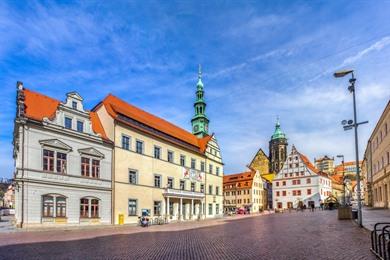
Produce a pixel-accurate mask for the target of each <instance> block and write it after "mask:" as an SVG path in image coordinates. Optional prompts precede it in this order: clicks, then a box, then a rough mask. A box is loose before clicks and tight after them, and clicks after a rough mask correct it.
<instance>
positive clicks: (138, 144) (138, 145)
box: [135, 140, 144, 154]
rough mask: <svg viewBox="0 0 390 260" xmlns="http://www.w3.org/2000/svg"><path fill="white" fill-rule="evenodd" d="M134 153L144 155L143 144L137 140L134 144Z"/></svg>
mask: <svg viewBox="0 0 390 260" xmlns="http://www.w3.org/2000/svg"><path fill="white" fill-rule="evenodd" d="M135 152H136V153H140V154H143V153H144V142H142V141H140V140H137V141H136V142H135Z"/></svg>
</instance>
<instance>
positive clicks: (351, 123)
mask: <svg viewBox="0 0 390 260" xmlns="http://www.w3.org/2000/svg"><path fill="white" fill-rule="evenodd" d="M348 74H351V76H352V77H351V78H350V79H349V83H350V84H351V85H350V86H349V87H348V90H349V92H351V93H352V96H353V120H348V121H347V120H343V121H342V124H343V125H344V130H350V129H352V128H354V130H355V156H356V181H357V203H358V224H359V226H360V227H362V226H363V225H362V201H361V196H360V194H361V191H360V168H359V145H358V131H357V128H358V126H359V125H361V124H366V123H368V121H365V122H361V123H357V116H356V95H355V82H356V78H355V77H354V75H353V70H342V71H337V72H335V73H334V74H333V75H334V77H335V78H341V77H344V76H346V75H348Z"/></svg>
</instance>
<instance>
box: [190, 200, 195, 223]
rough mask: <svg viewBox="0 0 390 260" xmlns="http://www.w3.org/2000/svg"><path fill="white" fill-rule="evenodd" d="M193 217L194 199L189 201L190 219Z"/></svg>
mask: <svg viewBox="0 0 390 260" xmlns="http://www.w3.org/2000/svg"><path fill="white" fill-rule="evenodd" d="M193 215H194V199H191V212H190V219H193Z"/></svg>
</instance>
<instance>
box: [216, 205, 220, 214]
mask: <svg viewBox="0 0 390 260" xmlns="http://www.w3.org/2000/svg"><path fill="white" fill-rule="evenodd" d="M215 214H219V204H215Z"/></svg>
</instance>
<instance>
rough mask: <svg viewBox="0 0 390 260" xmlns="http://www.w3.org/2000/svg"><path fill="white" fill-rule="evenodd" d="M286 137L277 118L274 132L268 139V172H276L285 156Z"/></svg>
mask: <svg viewBox="0 0 390 260" xmlns="http://www.w3.org/2000/svg"><path fill="white" fill-rule="evenodd" d="M287 145H288V143H287V137H286V135H285V134H284V133H283V132H282V130H281V128H280V123H279V119H278V120H277V121H276V125H275V132H274V134H273V135H272V137H271V140H270V141H269V160H270V172H272V173H278V172H279V171H280V170H281V169H282V167H283V163H284V161H285V160H286V158H287Z"/></svg>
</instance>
